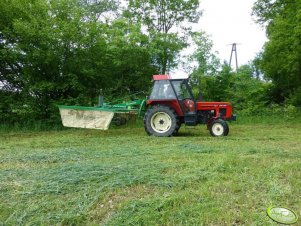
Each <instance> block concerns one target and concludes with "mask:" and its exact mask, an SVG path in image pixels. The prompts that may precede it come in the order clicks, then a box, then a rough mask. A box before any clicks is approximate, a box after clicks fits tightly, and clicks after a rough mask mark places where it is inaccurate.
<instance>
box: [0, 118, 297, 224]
mask: <svg viewBox="0 0 301 226" xmlns="http://www.w3.org/2000/svg"><path fill="white" fill-rule="evenodd" d="M300 188H301V120H300V119H298V120H293V121H291V122H289V123H280V122H279V123H274V124H270V123H253V124H251V123H245V124H240V123H239V122H237V123H231V124H230V134H229V136H228V137H222V138H213V137H211V136H210V135H209V132H208V131H207V130H206V128H205V126H198V127H196V128H194V129H191V128H185V127H182V128H181V129H180V133H179V136H177V137H170V138H156V137H149V136H147V135H146V133H145V132H144V129H143V128H142V127H141V126H132V127H123V128H114V129H112V130H109V131H96V130H80V129H78V130H76V129H72V130H63V131H52V132H31V133H30V132H26V133H24V132H21V133H17V132H10V133H1V134H0V225H1V224H3V225H55V224H58V225H277V224H276V223H274V222H272V221H271V220H269V218H268V217H267V216H266V209H267V207H269V206H284V207H289V208H291V209H293V210H295V212H296V213H297V214H298V215H299V217H300V216H301V208H300V207H301V199H300V197H301V189H300ZM298 223H299V225H300V220H299V222H298ZM298 223H297V225H298Z"/></svg>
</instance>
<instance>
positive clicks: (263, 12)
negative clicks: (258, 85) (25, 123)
mask: <svg viewBox="0 0 301 226" xmlns="http://www.w3.org/2000/svg"><path fill="white" fill-rule="evenodd" d="M253 14H254V15H256V16H257V18H258V22H260V23H262V24H264V25H266V26H267V36H268V39H269V41H268V42H267V43H266V44H265V46H264V49H263V53H262V56H261V59H260V62H259V67H260V69H261V70H262V71H263V73H264V75H265V77H266V78H267V79H271V80H272V82H273V84H274V86H273V87H274V90H273V92H271V93H272V94H273V99H274V101H275V102H277V103H283V102H284V101H290V100H297V99H300V98H301V96H299V95H300V93H301V92H300V90H301V41H300V40H301V39H300V37H301V2H300V1H297V0H289V1H288V0H286V1H282V0H276V1H272V0H258V1H257V2H256V3H255V5H254V7H253ZM296 96H298V97H299V98H296ZM293 102H294V104H298V105H300V104H301V103H300V102H298V103H297V102H296V101H293Z"/></svg>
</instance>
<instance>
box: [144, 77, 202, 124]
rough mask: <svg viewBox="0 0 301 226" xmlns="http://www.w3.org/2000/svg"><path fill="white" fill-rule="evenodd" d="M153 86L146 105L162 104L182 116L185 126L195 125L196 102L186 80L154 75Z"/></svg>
mask: <svg viewBox="0 0 301 226" xmlns="http://www.w3.org/2000/svg"><path fill="white" fill-rule="evenodd" d="M153 79H154V84H153V89H152V92H151V95H150V97H149V100H148V103H147V104H152V105H153V104H164V105H167V106H169V107H170V108H172V109H174V110H175V111H176V113H177V114H178V115H179V116H184V118H183V119H184V122H185V124H186V125H196V123H197V118H196V102H195V101H194V98H193V95H192V92H191V89H190V86H189V84H188V81H187V79H170V77H169V76H168V75H154V76H153Z"/></svg>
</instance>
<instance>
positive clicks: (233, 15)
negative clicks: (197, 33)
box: [198, 0, 266, 65]
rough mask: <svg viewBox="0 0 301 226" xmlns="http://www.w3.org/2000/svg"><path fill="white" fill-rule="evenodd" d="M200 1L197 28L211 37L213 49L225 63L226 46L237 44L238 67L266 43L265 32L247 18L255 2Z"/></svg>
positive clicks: (229, 49)
mask: <svg viewBox="0 0 301 226" xmlns="http://www.w3.org/2000/svg"><path fill="white" fill-rule="evenodd" d="M200 1H201V4H200V5H201V9H202V10H203V15H202V17H201V19H200V22H199V25H198V28H199V29H200V30H203V31H205V32H206V33H207V34H209V35H211V39H212V41H213V43H214V50H216V51H218V52H219V57H220V59H221V60H227V61H229V59H230V54H231V45H229V44H231V43H239V45H237V54H238V64H239V65H242V64H246V63H248V61H250V60H252V59H253V58H254V57H255V55H256V53H258V52H259V51H260V50H261V48H262V46H263V44H264V42H265V41H266V36H265V31H264V30H263V28H261V27H260V26H259V25H258V24H256V23H255V22H254V21H253V19H252V16H251V12H252V6H253V3H254V2H255V0H200ZM232 59H233V58H232ZM232 62H234V61H232Z"/></svg>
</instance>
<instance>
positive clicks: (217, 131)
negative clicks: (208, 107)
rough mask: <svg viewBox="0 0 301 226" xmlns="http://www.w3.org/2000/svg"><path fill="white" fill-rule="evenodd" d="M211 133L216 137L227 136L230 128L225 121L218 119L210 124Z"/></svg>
mask: <svg viewBox="0 0 301 226" xmlns="http://www.w3.org/2000/svg"><path fill="white" fill-rule="evenodd" d="M209 131H210V134H211V135H212V136H214V137H220V136H227V135H228V133H229V126H228V124H227V122H225V121H224V120H222V119H217V120H214V121H212V122H211V123H210V126H209Z"/></svg>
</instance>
